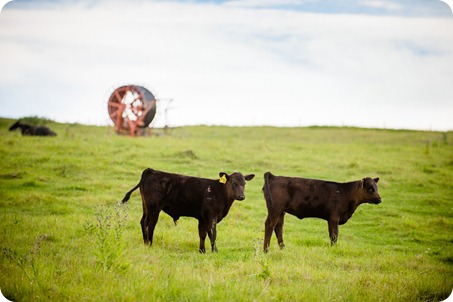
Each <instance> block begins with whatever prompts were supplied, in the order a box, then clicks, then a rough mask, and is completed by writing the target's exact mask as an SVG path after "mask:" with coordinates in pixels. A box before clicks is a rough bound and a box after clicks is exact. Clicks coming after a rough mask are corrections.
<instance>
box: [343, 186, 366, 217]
mask: <svg viewBox="0 0 453 302" xmlns="http://www.w3.org/2000/svg"><path fill="white" fill-rule="evenodd" d="M345 185H347V191H348V195H349V199H348V201H349V203H348V213H347V215H348V216H349V217H348V218H350V217H351V216H352V214H354V212H355V210H356V209H357V208H358V206H359V205H361V204H362V201H361V200H360V199H359V198H358V194H357V193H358V190H359V189H360V186H361V182H360V181H354V182H350V183H346V184H345Z"/></svg>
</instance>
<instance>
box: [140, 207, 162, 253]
mask: <svg viewBox="0 0 453 302" xmlns="http://www.w3.org/2000/svg"><path fill="white" fill-rule="evenodd" d="M159 213H160V210H159V209H155V210H153V211H149V212H148V215H146V217H145V224H144V228H145V229H144V236H143V237H144V242H145V244H149V245H152V244H153V236H154V228H155V227H156V223H157V220H159Z"/></svg>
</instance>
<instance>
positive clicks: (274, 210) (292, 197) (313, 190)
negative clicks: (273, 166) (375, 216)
mask: <svg viewBox="0 0 453 302" xmlns="http://www.w3.org/2000/svg"><path fill="white" fill-rule="evenodd" d="M378 181H379V178H374V179H372V178H369V177H367V178H364V179H362V180H358V181H353V182H347V183H337V182H331V181H324V180H317V179H306V178H298V177H284V176H274V175H272V174H271V173H270V172H266V173H265V174H264V187H263V193H264V198H265V200H266V205H267V212H268V215H267V219H266V222H265V234H264V251H265V252H267V251H268V248H269V244H270V240H271V236H272V231H275V235H276V237H277V241H278V244H279V246H280V248H283V247H284V246H285V245H284V243H283V220H284V217H285V213H289V214H292V215H294V216H296V217H297V218H299V219H302V218H306V217H315V218H322V219H325V220H327V222H328V225H329V235H330V242H331V245H334V244H335V243H336V242H337V239H338V225H339V224H340V225H342V224H345V223H346V222H347V221H348V219H349V218H351V216H352V214H353V213H354V211H355V210H356V209H357V207H358V206H359V205H360V204H362V203H373V204H379V203H381V202H382V199H381V197H380V196H379V193H378V187H377V183H378Z"/></svg>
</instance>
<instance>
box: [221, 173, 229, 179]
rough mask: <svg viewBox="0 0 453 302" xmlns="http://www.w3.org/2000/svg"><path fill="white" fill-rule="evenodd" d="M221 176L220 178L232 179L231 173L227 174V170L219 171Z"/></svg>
mask: <svg viewBox="0 0 453 302" xmlns="http://www.w3.org/2000/svg"><path fill="white" fill-rule="evenodd" d="M219 177H220V178H223V177H225V178H226V179H230V175H228V174H226V173H225V172H220V173H219Z"/></svg>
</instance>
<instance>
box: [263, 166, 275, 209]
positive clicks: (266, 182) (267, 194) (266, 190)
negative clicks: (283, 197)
mask: <svg viewBox="0 0 453 302" xmlns="http://www.w3.org/2000/svg"><path fill="white" fill-rule="evenodd" d="M273 177H274V175H272V173H271V172H266V173H264V186H263V193H264V199H265V200H266V204H267V206H268V207H272V196H271V191H270V189H269V181H270V180H271V179H272V178H273Z"/></svg>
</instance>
